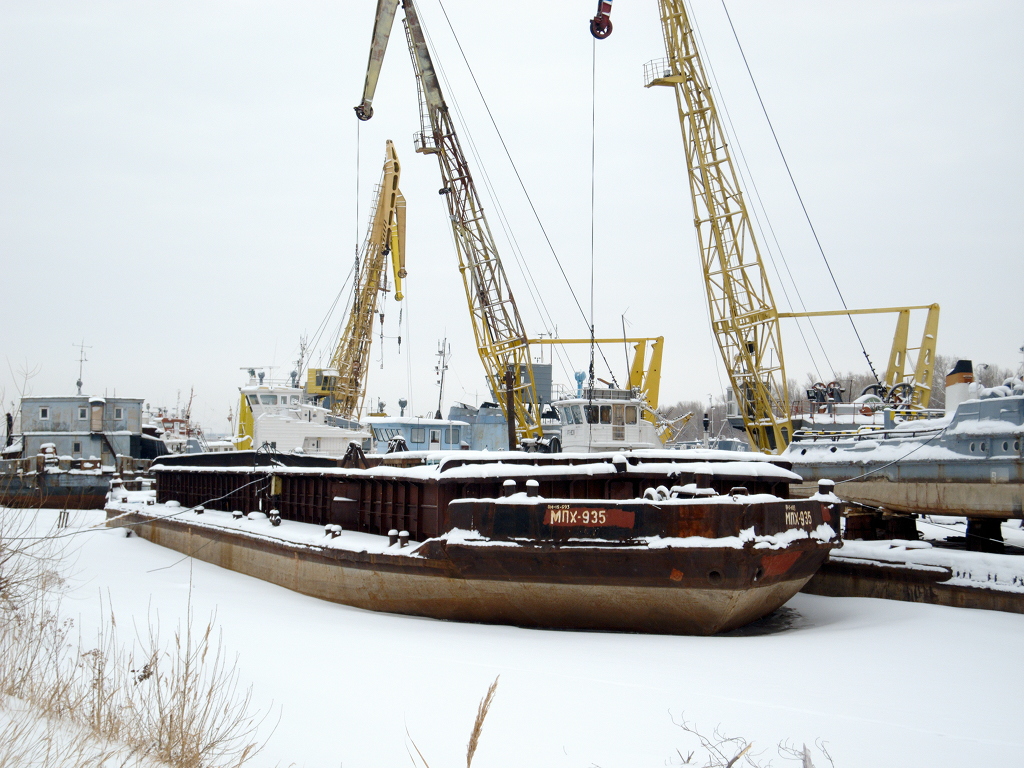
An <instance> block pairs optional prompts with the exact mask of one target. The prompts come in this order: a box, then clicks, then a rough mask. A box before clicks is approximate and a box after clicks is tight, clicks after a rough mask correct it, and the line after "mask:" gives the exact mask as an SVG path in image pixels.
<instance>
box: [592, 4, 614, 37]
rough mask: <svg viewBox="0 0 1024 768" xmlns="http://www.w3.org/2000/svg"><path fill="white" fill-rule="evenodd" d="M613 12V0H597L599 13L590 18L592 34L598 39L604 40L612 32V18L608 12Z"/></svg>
mask: <svg viewBox="0 0 1024 768" xmlns="http://www.w3.org/2000/svg"><path fill="white" fill-rule="evenodd" d="M611 12H612V0H597V15H596V16H595V17H594V18H592V19H591V20H590V34H592V35H593V36H594V37H596V38H597V39H598V40H604V39H605V38H606V37H608V35H610V34H611V33H612V20H611V19H610V18H608V14H610V13H611Z"/></svg>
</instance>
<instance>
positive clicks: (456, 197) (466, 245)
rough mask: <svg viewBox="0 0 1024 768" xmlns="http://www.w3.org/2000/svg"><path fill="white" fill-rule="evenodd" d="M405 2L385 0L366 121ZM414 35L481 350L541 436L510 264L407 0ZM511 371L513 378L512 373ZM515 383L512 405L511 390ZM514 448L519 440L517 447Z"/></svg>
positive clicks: (528, 430) (496, 384) (429, 125)
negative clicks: (500, 248)
mask: <svg viewBox="0 0 1024 768" xmlns="http://www.w3.org/2000/svg"><path fill="white" fill-rule="evenodd" d="M397 6H398V0H378V3H377V16H376V20H375V22H374V30H373V38H372V42H371V47H370V59H369V64H368V66H367V72H366V85H365V87H364V89H363V99H362V101H361V102H360V104H359V106H357V107H356V108H355V110H356V115H357V116H358V117H359V118H360V119H361V120H368V119H369V118H370V117H371V116H372V115H373V108H372V106H371V104H372V100H373V95H374V92H375V90H376V87H377V78H378V75H379V73H380V63H381V61H382V60H383V57H384V51H385V49H386V47H387V42H388V38H389V36H390V32H391V27H392V24H393V22H394V18H395V14H396V11H397ZM402 8H403V10H404V12H405V30H406V38H407V42H408V44H409V53H410V55H411V57H412V63H413V69H414V71H415V74H416V87H417V91H418V95H419V100H420V119H421V129H422V130H421V132H420V134H419V135H418V137H417V142H416V144H417V146H416V151H417V152H421V153H423V154H433V155H437V159H438V163H439V165H440V168H441V179H442V187H441V190H440V192H441V194H443V195H444V196H445V200H446V202H447V206H448V215H449V218H450V220H451V226H452V231H453V233H454V235H455V249H456V252H457V255H458V259H459V271H460V273H461V275H462V281H463V286H464V288H465V291H466V299H467V301H468V303H469V312H470V317H471V319H472V323H473V334H474V336H475V338H476V345H477V351H478V353H479V354H480V359H481V361H482V362H483V364H484V370H485V372H486V374H487V379H488V382H489V384H490V388H491V391H492V392H493V393H494V396H495V399H496V400H497V401H498V402H499V403H501V408H502V410H503V412H504V413H505V418H507V419H508V420H509V421H510V423H513V422H514V424H515V426H516V432H517V435H518V437H519V438H520V439H523V438H540V437H541V436H542V435H543V432H542V430H541V427H540V409H539V407H538V403H537V402H536V389H535V387H534V377H533V367H532V365H531V363H530V350H529V346H528V340H527V336H526V330H525V327H524V325H523V321H522V318H521V317H520V315H519V310H518V308H517V307H516V302H515V299H514V297H513V296H512V290H511V287H510V285H509V282H508V278H507V276H506V275H505V269H504V267H503V266H502V264H501V259H500V258H499V256H498V249H497V247H496V246H495V243H494V238H493V236H492V235H491V230H490V227H489V226H488V224H487V218H486V217H485V215H484V209H483V205H482V204H481V201H480V196H479V194H478V193H477V189H476V185H475V184H474V182H473V176H472V173H471V172H470V168H469V164H468V162H467V160H466V157H465V154H464V153H463V151H462V145H461V143H460V142H459V137H458V135H457V134H456V131H455V125H454V122H453V121H452V119H451V115H450V114H449V111H448V105H447V104H445V101H444V96H443V94H442V93H441V87H440V84H439V83H438V79H437V73H436V72H435V70H434V65H433V62H432V61H431V58H430V52H429V51H428V49H427V42H426V39H425V37H424V34H423V29H422V27H421V26H420V22H419V17H418V15H417V12H416V7H415V5H414V4H413V2H412V0H402ZM507 373H511V376H510V377H509V379H508V383H507V382H506V374H507ZM509 387H510V388H511V394H512V398H511V400H512V408H511V411H510V409H509V408H508V407H507V405H506V397H504V396H503V393H505V392H506V391H507V388H509ZM509 447H510V448H512V447H514V446H509Z"/></svg>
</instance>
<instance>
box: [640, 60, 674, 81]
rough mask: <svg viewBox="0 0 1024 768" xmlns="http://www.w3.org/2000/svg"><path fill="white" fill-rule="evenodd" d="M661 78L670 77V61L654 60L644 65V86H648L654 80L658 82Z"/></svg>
mask: <svg viewBox="0 0 1024 768" xmlns="http://www.w3.org/2000/svg"><path fill="white" fill-rule="evenodd" d="M663 77H672V60H671V59H667V58H663V59H654V60H653V61H648V62H647V63H646V64H644V86H645V87H646V86H649V85H651V84H653V83H654V81H655V80H660V79H661V78H663Z"/></svg>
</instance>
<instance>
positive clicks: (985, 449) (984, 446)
mask: <svg viewBox="0 0 1024 768" xmlns="http://www.w3.org/2000/svg"><path fill="white" fill-rule="evenodd" d="M979 445H980V446H981V452H982V453H984V452H985V451H987V450H988V443H979Z"/></svg>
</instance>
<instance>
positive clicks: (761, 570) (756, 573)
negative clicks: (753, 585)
mask: <svg viewBox="0 0 1024 768" xmlns="http://www.w3.org/2000/svg"><path fill="white" fill-rule="evenodd" d="M763 576H764V568H758V569H757V570H756V571H754V581H760V580H761V578H762V577H763Z"/></svg>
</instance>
